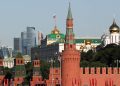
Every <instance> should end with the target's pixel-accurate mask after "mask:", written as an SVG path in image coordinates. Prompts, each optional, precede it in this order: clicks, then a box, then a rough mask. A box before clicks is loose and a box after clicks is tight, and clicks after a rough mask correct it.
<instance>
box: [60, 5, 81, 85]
mask: <svg viewBox="0 0 120 86" xmlns="http://www.w3.org/2000/svg"><path fill="white" fill-rule="evenodd" d="M64 47H65V49H64V51H63V53H62V58H61V61H62V76H61V77H62V86H80V83H79V82H80V78H79V77H80V76H79V74H80V73H79V71H80V53H79V51H77V50H76V46H75V40H74V33H73V18H72V12H71V8H70V4H69V9H68V15H67V20H66V38H65V45H64Z"/></svg>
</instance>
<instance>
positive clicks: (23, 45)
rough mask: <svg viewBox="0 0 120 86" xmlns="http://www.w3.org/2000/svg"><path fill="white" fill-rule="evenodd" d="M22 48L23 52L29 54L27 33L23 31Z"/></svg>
mask: <svg viewBox="0 0 120 86" xmlns="http://www.w3.org/2000/svg"><path fill="white" fill-rule="evenodd" d="M21 48H22V54H23V55H26V54H27V33H26V32H21Z"/></svg>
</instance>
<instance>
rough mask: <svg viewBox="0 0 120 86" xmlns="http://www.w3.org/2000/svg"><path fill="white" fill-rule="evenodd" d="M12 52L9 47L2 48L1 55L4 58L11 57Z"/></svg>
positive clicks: (0, 49)
mask: <svg viewBox="0 0 120 86" xmlns="http://www.w3.org/2000/svg"><path fill="white" fill-rule="evenodd" d="M10 54H11V52H9V49H8V48H7V47H1V48H0V57H2V58H3V59H5V58H9V57H10Z"/></svg>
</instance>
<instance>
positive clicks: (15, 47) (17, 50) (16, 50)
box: [14, 38, 21, 52]
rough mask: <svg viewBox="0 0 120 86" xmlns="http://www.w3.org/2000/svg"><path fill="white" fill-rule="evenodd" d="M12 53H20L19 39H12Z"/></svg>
mask: <svg viewBox="0 0 120 86" xmlns="http://www.w3.org/2000/svg"><path fill="white" fill-rule="evenodd" d="M14 52H21V39H20V38H14Z"/></svg>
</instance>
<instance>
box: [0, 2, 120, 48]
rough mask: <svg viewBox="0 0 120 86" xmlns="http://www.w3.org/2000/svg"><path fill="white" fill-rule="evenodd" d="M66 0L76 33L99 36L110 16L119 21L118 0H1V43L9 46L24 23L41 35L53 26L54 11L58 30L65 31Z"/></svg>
mask: <svg viewBox="0 0 120 86" xmlns="http://www.w3.org/2000/svg"><path fill="white" fill-rule="evenodd" d="M69 2H71V9H72V13H73V18H74V32H75V36H76V37H83V36H98V37H100V36H101V35H102V34H103V33H104V32H107V31H108V29H109V26H110V25H111V24H112V22H113V18H114V16H115V19H116V22H117V24H118V25H120V0H1V1H0V42H1V44H2V45H5V46H9V47H12V46H13V38H14V37H20V33H21V32H22V31H26V27H27V26H34V27H36V31H40V32H42V33H43V34H44V37H45V35H46V34H48V33H50V32H51V30H52V29H53V27H54V20H53V15H54V14H56V16H57V26H58V28H59V30H60V31H61V32H62V33H65V29H66V26H65V24H66V16H67V11H68V5H69Z"/></svg>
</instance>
